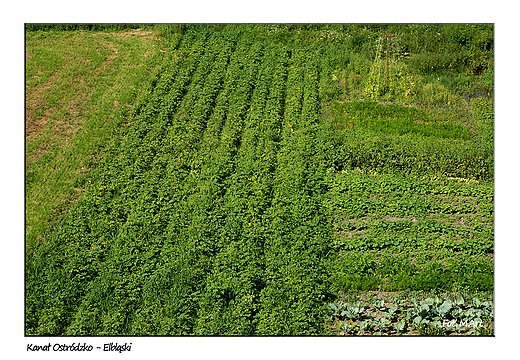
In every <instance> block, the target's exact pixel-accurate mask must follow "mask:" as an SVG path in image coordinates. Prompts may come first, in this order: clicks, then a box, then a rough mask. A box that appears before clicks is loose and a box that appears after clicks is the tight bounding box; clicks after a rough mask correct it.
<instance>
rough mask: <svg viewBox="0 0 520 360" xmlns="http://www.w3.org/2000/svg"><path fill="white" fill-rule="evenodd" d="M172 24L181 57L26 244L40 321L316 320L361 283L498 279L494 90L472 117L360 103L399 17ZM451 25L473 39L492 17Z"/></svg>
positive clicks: (217, 324)
mask: <svg viewBox="0 0 520 360" xmlns="http://www.w3.org/2000/svg"><path fill="white" fill-rule="evenodd" d="M432 26H433V25H432ZM463 28H464V29H466V28H465V27H463ZM161 29H162V31H163V34H165V36H166V37H168V38H169V39H170V40H171V47H172V49H174V51H175V54H174V55H173V56H171V57H170V58H169V59H168V60H166V61H165V62H164V63H163V64H162V66H161V67H160V68H158V69H157V70H156V71H155V72H154V73H153V74H151V75H150V82H149V85H148V87H147V88H142V89H140V91H139V93H138V94H137V96H138V104H137V105H136V106H135V107H134V108H133V109H132V111H129V112H128V113H127V114H123V115H122V116H123V118H122V119H121V123H122V126H121V127H120V128H118V129H115V130H113V137H112V140H111V141H110V142H109V144H108V145H107V146H106V147H105V148H104V149H102V151H100V154H99V158H98V159H97V160H96V161H97V166H96V168H94V169H92V171H91V172H90V174H89V175H88V177H85V184H84V185H85V187H86V191H85V195H84V196H83V197H82V198H80V199H79V200H78V202H77V204H76V205H75V206H73V207H72V208H70V210H68V211H67V212H66V213H65V214H64V215H63V216H62V217H61V218H60V220H59V222H58V223H57V225H56V226H55V227H54V228H53V229H52V231H49V232H48V233H47V234H46V235H45V239H44V241H43V242H41V243H34V244H33V243H31V244H28V246H27V254H26V333H27V334H28V335H316V334H323V333H324V332H325V319H326V317H327V316H328V311H329V310H328V308H327V304H328V303H331V302H332V301H333V300H334V296H335V294H338V293H341V292H343V291H346V290H349V289H354V290H386V291H398V290H406V289H411V288H413V289H425V290H427V289H432V288H435V287H443V288H450V289H470V290H479V291H480V290H482V291H486V290H492V289H493V248H494V247H493V184H492V180H493V131H492V126H493V125H492V123H493V111H492V102H491V101H490V100H488V99H485V98H479V99H477V100H472V103H471V105H469V104H468V105H467V106H466V107H464V111H465V113H464V114H465V115H466V116H467V117H468V118H469V119H477V120H470V124H469V125H468V124H467V123H465V122H463V121H461V120H460V118H459V117H458V116H457V115H454V112H453V109H452V108H434V107H432V104H433V103H431V102H430V103H421V104H418V105H417V106H415V107H410V106H405V105H402V104H391V105H383V104H382V103H377V102H375V101H364V102H363V101H361V102H360V101H356V100H362V99H359V98H358V97H359V96H360V95H359V94H360V91H361V90H360V89H363V86H364V84H363V81H362V80H359V79H358V80H356V79H357V78H358V77H361V78H363V76H365V75H367V74H368V69H369V68H370V63H371V58H370V54H368V55H367V57H364V56H365V55H363V51H365V50H366V51H368V50H370V41H368V40H367V39H369V37H370V36H374V35H373V34H377V33H378V32H379V31H381V30H385V31H386V30H388V29H390V30H391V26H390V27H389V28H388V29H386V28H385V29H383V27H382V26H368V27H363V26H350V25H349V26H346V25H345V26H337V27H328V26H318V25H316V26H271V25H255V26H242V25H222V26H218V25H204V26H175V27H171V28H169V27H164V26H163V27H162V28H161ZM367 29H368V30H367ZM396 29H397V30H399V29H404V26H402V27H401V28H396ZM410 29H413V31H409V32H407V33H405V34H403V36H402V40H401V41H402V42H403V43H404V42H406V43H408V44H409V45H407V46H409V48H407V49H405V50H406V51H409V52H412V51H419V50H421V51H423V52H421V54H426V55H424V56H425V57H428V56H429V55H428V53H427V51H433V50H432V49H433V48H434V46H438V43H437V42H433V40H432V45H430V43H429V42H424V43H422V44H423V45H422V46H423V47H422V48H421V47H420V45H419V44H418V43H414V42H413V41H409V40H407V39H409V37H412V38H413V34H414V31H420V32H421V29H420V27H417V28H416V27H410ZM442 29H443V31H445V32H446V34H448V35H449V38H450V39H451V40H450V41H449V42H448V43H447V44H446V46H447V47H446V49H445V51H447V52H448V51H451V49H452V48H450V47H449V46H448V45H450V44H455V45H457V44H458V45H457V46H458V47H457V49H458V48H460V47H462V50H463V53H464V54H465V52H466V51H472V49H476V48H478V49H480V48H479V46H481V45H482V44H484V40H482V39H481V38H480V37H478V36H480V35H479V34H481V33H484V32H485V33H486V34H487V33H488V32H489V31H490V30H489V27H487V26H484V27H482V28H478V31H477V30H475V31H473V32H471V33H469V35H467V37H464V36H462V35H461V36H462V37H456V36H455V34H459V30H457V29H458V28H457V27H453V28H452V27H449V26H446V27H442ZM348 31H350V32H352V33H353V35H349V36H346V35H345V34H346V33H347V32H348ZM461 31H462V30H461ZM491 31H492V27H491ZM421 34H426V35H428V34H429V33H428V32H426V33H424V32H421ZM491 34H492V32H491ZM450 36H451V37H450ZM482 36H483V35H482ZM336 37H337V41H336ZM479 39H480V40H479ZM479 41H481V42H479ZM345 43H348V44H350V46H351V50H350V51H348V52H344V51H342V50H340V49H342V46H343V45H344V44H345ZM479 44H480V45H479ZM485 44H488V43H485ZM491 44H492V37H491ZM455 45H454V46H455ZM482 46H484V45H482ZM484 48H485V49H484V50H486V49H487V45H485V46H484ZM484 50H482V51H484ZM486 51H489V49H487V50H486ZM360 54H361V55H360ZM486 54H488V53H486ZM482 58H483V59H484V60H485V61H488V60H489V59H488V58H486V57H485V56H484V55H482ZM484 60H482V62H485V61H484ZM491 60H492V58H491ZM414 61H416V60H414ZM486 64H487V63H486ZM410 66H413V63H412V65H410ZM468 66H469V67H471V66H473V65H471V64H469V65H467V66H464V69H467V68H468ZM474 66H477V65H474ZM479 66H480V65H479ZM486 66H487V65H486ZM361 68H365V69H364V70H362V71H361V72H359V73H357V74H356V73H355V69H361ZM349 69H352V70H353V71H352V74H353V75H352V76H351V78H349V79H350V80H348V81H352V82H351V84H353V85H352V86H353V88H352V89H351V90H352V91H345V87H344V85H345V84H347V83H348V81H346V82H345V83H342V82H341V81H338V76H339V78H341V76H342V75H341V74H342V71H343V74H347V73H348V72H349V71H351V70H349ZM417 69H418V68H417ZM471 71H473V70H471V69H470V70H469V72H471ZM417 74H419V73H417ZM417 74H416V76H420V75H417ZM334 76H335V77H334ZM334 79H336V80H334ZM356 81H359V83H358V84H357V85H356ZM446 91H447V90H446ZM450 94H452V96H454V97H456V96H459V95H456V94H455V93H454V92H453V93H450ZM401 95H402V94H401ZM401 95H400V94H399V93H397V92H395V93H393V95H392V96H393V97H394V98H393V99H386V100H399V99H400V96H401ZM407 96H408V95H407ZM409 96H412V95H409ZM413 96H416V97H414V98H413V99H415V100H420V99H421V97H420V93H418V94H416V95H413ZM459 98H460V101H461V102H463V101H464V100H463V99H462V97H460V96H459ZM338 100H342V102H339V101H338ZM345 100H349V101H348V102H345ZM408 100H409V101H412V100H410V99H408Z"/></svg>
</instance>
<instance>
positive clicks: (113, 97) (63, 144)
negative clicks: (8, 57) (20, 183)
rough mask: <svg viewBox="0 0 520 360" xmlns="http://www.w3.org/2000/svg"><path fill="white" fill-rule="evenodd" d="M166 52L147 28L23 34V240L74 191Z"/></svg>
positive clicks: (40, 233)
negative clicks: (143, 29)
mask: <svg viewBox="0 0 520 360" xmlns="http://www.w3.org/2000/svg"><path fill="white" fill-rule="evenodd" d="M132 34H133V35H132ZM166 54H167V50H166V47H165V45H164V43H163V42H162V41H161V40H159V38H158V37H157V34H156V33H155V32H151V31H148V30H147V31H135V30H133V31H126V32H125V31H123V32H119V33H103V32H61V31H46V32H27V33H26V76H25V77H26V130H27V131H26V240H27V245H31V244H32V243H33V242H34V241H35V240H36V239H37V238H39V239H43V238H44V233H45V231H46V230H48V229H49V226H50V225H51V224H52V222H53V220H54V219H55V218H56V217H57V215H58V214H59V213H61V212H62V211H64V210H65V209H67V207H68V206H69V204H70V203H71V202H74V200H75V199H76V198H77V197H78V196H79V195H80V193H81V192H82V188H83V182H82V181H83V180H82V179H83V178H84V176H85V175H86V174H87V173H88V171H89V169H90V167H91V165H92V164H94V163H95V162H96V153H97V151H98V149H100V148H102V147H103V144H104V143H105V142H106V141H107V139H109V138H110V137H111V136H112V132H113V131H112V130H113V129H114V128H116V127H118V126H119V125H120V124H121V123H122V122H124V121H125V117H124V114H125V111H127V109H130V108H131V107H132V105H133V103H134V99H135V97H136V94H137V93H138V92H139V88H140V87H142V85H143V84H144V82H145V81H146V79H147V77H148V76H149V74H150V73H151V72H153V71H154V69H155V68H156V67H157V66H158V65H159V64H160V62H161V59H162V58H163V57H164V56H166Z"/></svg>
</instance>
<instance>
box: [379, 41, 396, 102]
mask: <svg viewBox="0 0 520 360" xmlns="http://www.w3.org/2000/svg"><path fill="white" fill-rule="evenodd" d="M394 36H395V34H382V35H381V37H382V38H384V39H386V92H387V93H388V91H389V89H390V75H389V72H390V67H389V65H388V53H389V51H388V39H390V38H393V37H394Z"/></svg>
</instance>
